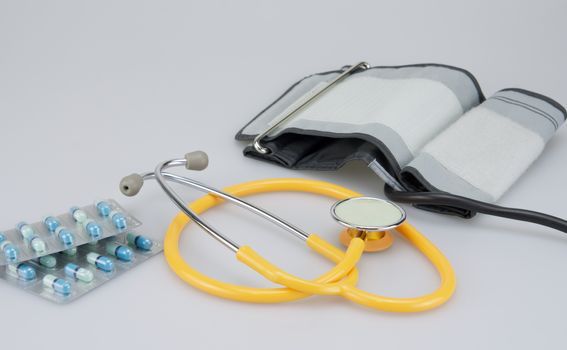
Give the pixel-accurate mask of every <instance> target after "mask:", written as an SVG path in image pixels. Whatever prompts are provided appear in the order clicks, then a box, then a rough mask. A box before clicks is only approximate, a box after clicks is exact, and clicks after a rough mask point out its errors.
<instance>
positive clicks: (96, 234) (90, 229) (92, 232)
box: [83, 220, 102, 239]
mask: <svg viewBox="0 0 567 350" xmlns="http://www.w3.org/2000/svg"><path fill="white" fill-rule="evenodd" d="M83 227H84V228H85V231H87V233H88V234H89V236H91V238H94V239H97V238H100V237H101V236H102V227H100V225H99V224H97V223H96V222H94V221H93V220H86V221H85V222H84V223H83Z"/></svg>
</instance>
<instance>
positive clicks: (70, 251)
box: [61, 247, 77, 256]
mask: <svg viewBox="0 0 567 350" xmlns="http://www.w3.org/2000/svg"><path fill="white" fill-rule="evenodd" d="M61 253H63V254H65V255H68V256H75V255H77V247H73V248H69V249H67V250H64V251H62V252H61Z"/></svg>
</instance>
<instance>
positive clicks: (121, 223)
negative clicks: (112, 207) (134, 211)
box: [110, 211, 128, 230]
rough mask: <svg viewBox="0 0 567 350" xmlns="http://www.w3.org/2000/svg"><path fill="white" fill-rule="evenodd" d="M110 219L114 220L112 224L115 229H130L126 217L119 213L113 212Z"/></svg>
mask: <svg viewBox="0 0 567 350" xmlns="http://www.w3.org/2000/svg"><path fill="white" fill-rule="evenodd" d="M110 218H111V219H112V223H113V224H114V227H116V228H117V229H119V230H125V229H126V228H127V227H128V223H127V222H126V217H125V216H124V215H123V214H122V213H119V212H117V211H113V212H111V213H110Z"/></svg>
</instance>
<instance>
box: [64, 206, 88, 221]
mask: <svg viewBox="0 0 567 350" xmlns="http://www.w3.org/2000/svg"><path fill="white" fill-rule="evenodd" d="M69 211H70V212H71V215H73V219H75V221H76V222H78V223H80V224H82V223H83V222H85V221H87V219H88V218H89V217H88V216H87V213H85V212H84V211H83V210H82V209H80V208H78V207H72V208H71V209H70V210H69Z"/></svg>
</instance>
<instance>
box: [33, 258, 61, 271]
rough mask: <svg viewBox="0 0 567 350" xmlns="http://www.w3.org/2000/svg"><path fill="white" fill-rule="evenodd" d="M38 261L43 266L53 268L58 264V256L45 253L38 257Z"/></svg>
mask: <svg viewBox="0 0 567 350" xmlns="http://www.w3.org/2000/svg"><path fill="white" fill-rule="evenodd" d="M37 262H38V263H39V264H40V265H41V266H45V267H47V268H50V269H51V268H53V267H55V265H57V258H56V257H54V256H53V255H45V256H42V257H40V258H39V259H37Z"/></svg>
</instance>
